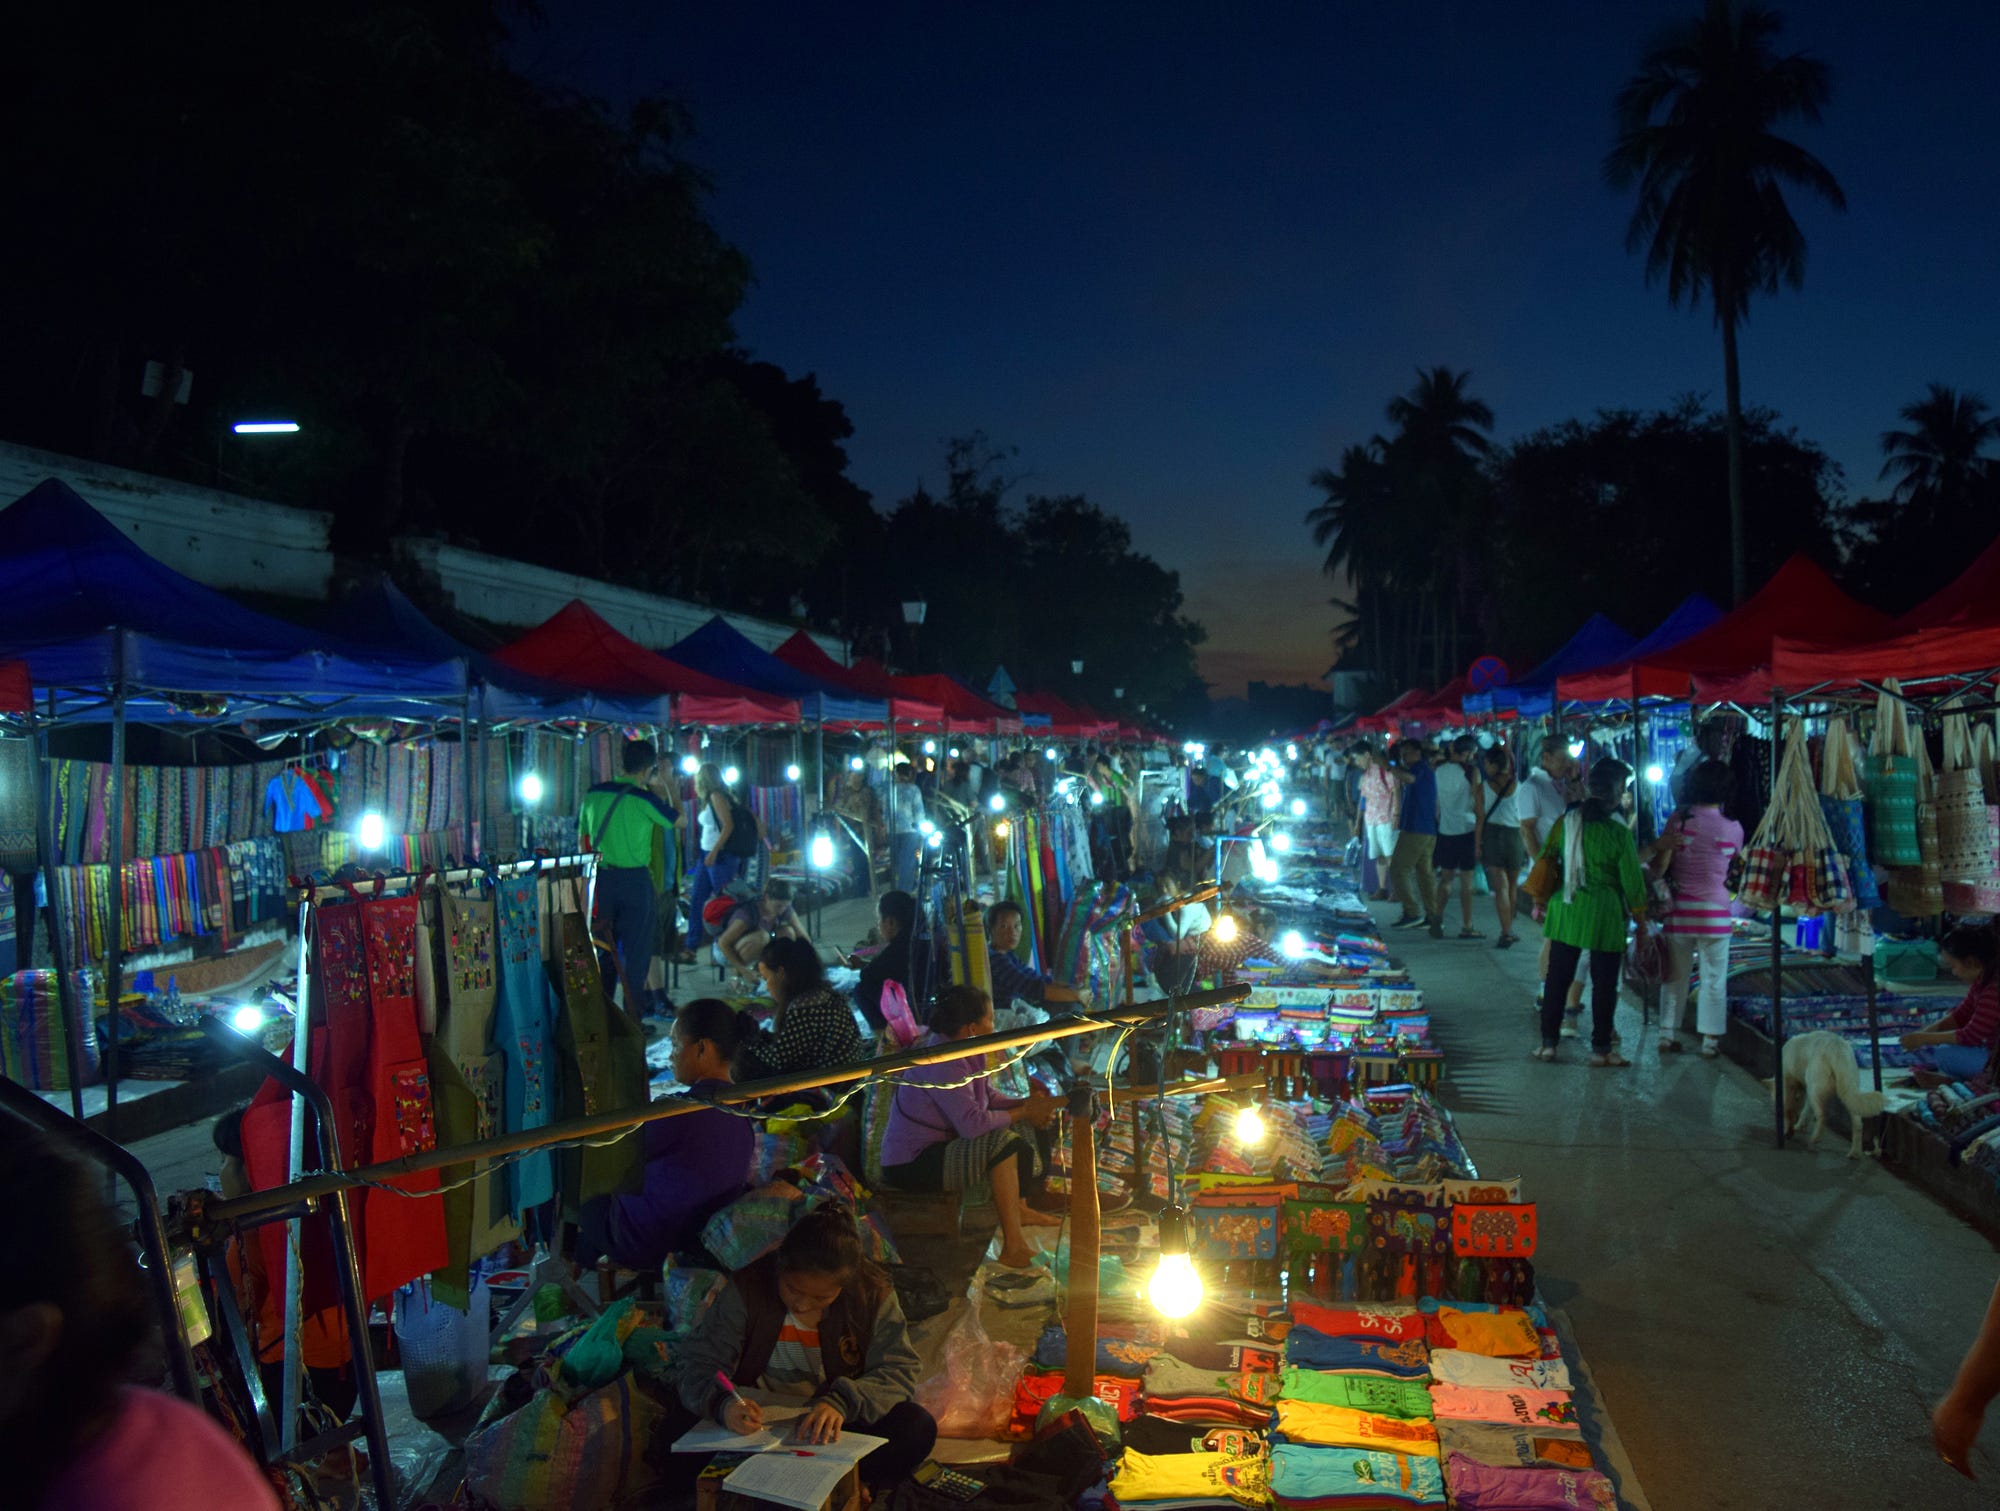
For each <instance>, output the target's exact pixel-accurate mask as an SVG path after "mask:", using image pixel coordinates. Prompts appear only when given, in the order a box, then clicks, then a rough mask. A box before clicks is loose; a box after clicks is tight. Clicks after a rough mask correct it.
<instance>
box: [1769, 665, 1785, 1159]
mask: <svg viewBox="0 0 2000 1511" xmlns="http://www.w3.org/2000/svg"><path fill="white" fill-rule="evenodd" d="M1784 724H1785V701H1784V695H1783V694H1781V693H1777V692H1773V693H1772V694H1771V785H1772V788H1773V792H1772V797H1773V799H1775V798H1776V790H1775V789H1776V787H1777V780H1778V779H1777V773H1778V768H1779V766H1780V764H1781V763H1782V762H1783V761H1784V758H1785V753H1784V748H1783V747H1784V739H1785V730H1784ZM1783 887H1784V882H1783V879H1782V878H1781V879H1780V882H1779V892H1778V895H1777V896H1776V897H1774V898H1772V899H1771V1056H1772V1065H1771V1105H1772V1107H1773V1108H1774V1109H1775V1111H1776V1115H1777V1120H1778V1121H1777V1135H1778V1147H1779V1148H1780V1149H1782V1148H1784V1147H1785V897H1784V891H1783Z"/></svg>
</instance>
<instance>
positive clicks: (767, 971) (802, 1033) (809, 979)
mask: <svg viewBox="0 0 2000 1511" xmlns="http://www.w3.org/2000/svg"><path fill="white" fill-rule="evenodd" d="M757 971H758V974H759V975H761V976H762V977H763V978H764V988H765V990H766V991H768V992H769V993H770V994H771V1002H772V1004H773V1005H774V1007H775V1008H776V1011H775V1012H774V1013H773V1014H772V1016H771V1026H770V1027H769V1028H760V1027H752V1026H751V1025H750V1024H749V1023H748V1022H747V1021H743V1037H742V1043H741V1045H740V1046H739V1047H738V1049H737V1052H736V1074H737V1078H738V1079H739V1080H744V1081H755V1080H761V1079H763V1078H764V1077H766V1076H780V1075H792V1074H795V1073H797V1072H799V1071H806V1070H827V1069H830V1068H832V1067H833V1066H835V1065H848V1064H852V1063H853V1062H854V1061H856V1060H859V1059H862V1058H863V1055H862V1052H861V1030H860V1029H858V1028H856V1027H855V1026H854V1005H853V1003H851V1002H850V1001H849V1000H848V999H847V996H846V994H845V993H842V992H837V991H835V990H834V989H833V988H832V987H830V986H828V985H827V984H826V970H825V968H824V967H823V966H822V965H821V964H820V959H819V951H818V950H816V949H814V948H813V947H812V946H811V945H809V944H807V943H806V942H805V941H804V940H803V939H793V938H791V937H789V936H781V937H779V938H777V939H773V940H772V941H771V942H770V943H769V944H767V945H765V946H764V953H763V954H762V955H760V956H759V957H758V960H757Z"/></svg>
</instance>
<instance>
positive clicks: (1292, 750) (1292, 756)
mask: <svg viewBox="0 0 2000 1511" xmlns="http://www.w3.org/2000/svg"><path fill="white" fill-rule="evenodd" d="M1298 758H1299V747H1298V746H1296V745H1287V746H1286V747H1285V759H1286V760H1288V761H1296V760H1297V759H1298Z"/></svg>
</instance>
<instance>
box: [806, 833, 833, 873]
mask: <svg viewBox="0 0 2000 1511" xmlns="http://www.w3.org/2000/svg"><path fill="white" fill-rule="evenodd" d="M811 857H812V863H813V864H814V865H815V866H817V867H818V868H819V869H820V870H822V871H824V870H826V869H828V868H829V867H830V866H832V864H833V840H832V838H831V837H830V836H828V835H825V834H815V835H814V836H813V840H812V851H811Z"/></svg>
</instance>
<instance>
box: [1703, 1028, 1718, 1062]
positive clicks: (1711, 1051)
mask: <svg viewBox="0 0 2000 1511" xmlns="http://www.w3.org/2000/svg"><path fill="white" fill-rule="evenodd" d="M1721 1053H1722V1041H1721V1040H1720V1039H1718V1038H1716V1037H1715V1036H1714V1035H1713V1034H1703V1035H1702V1039H1701V1057H1702V1058H1703V1059H1704V1060H1713V1059H1714V1058H1715V1057H1716V1056H1717V1055H1719V1054H1721Z"/></svg>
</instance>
